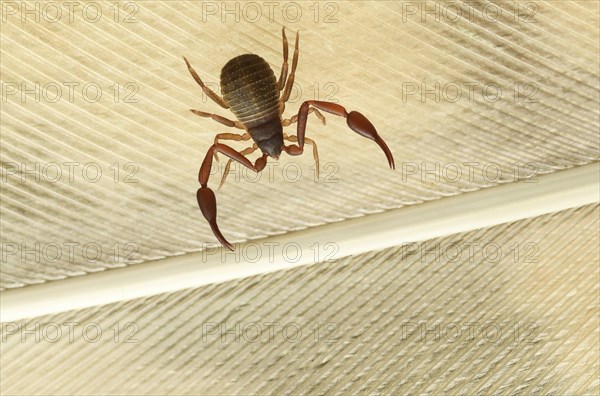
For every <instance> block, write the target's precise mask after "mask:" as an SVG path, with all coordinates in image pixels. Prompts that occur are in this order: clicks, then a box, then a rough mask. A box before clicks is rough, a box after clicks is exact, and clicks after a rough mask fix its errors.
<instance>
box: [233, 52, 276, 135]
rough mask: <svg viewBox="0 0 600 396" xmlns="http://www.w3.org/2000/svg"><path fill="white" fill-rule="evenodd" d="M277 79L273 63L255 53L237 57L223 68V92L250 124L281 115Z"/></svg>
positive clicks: (248, 126)
mask: <svg viewBox="0 0 600 396" xmlns="http://www.w3.org/2000/svg"><path fill="white" fill-rule="evenodd" d="M276 83H277V80H276V79H275V74H274V73H273V70H271V67H270V66H269V64H268V63H267V62H266V61H265V60H264V59H263V58H261V57H260V56H258V55H254V54H246V55H240V56H238V57H236V58H233V59H232V60H230V61H229V62H227V64H226V65H225V66H224V67H223V69H222V70H221V93H222V95H223V99H225V101H226V102H227V103H229V106H230V107H231V111H232V112H233V114H235V116H236V117H237V119H238V120H239V121H240V122H241V123H243V124H244V125H245V126H246V127H247V128H252V127H255V126H258V125H262V124H264V123H266V122H268V121H270V120H272V119H274V118H279V91H278V90H277V86H276Z"/></svg>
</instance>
